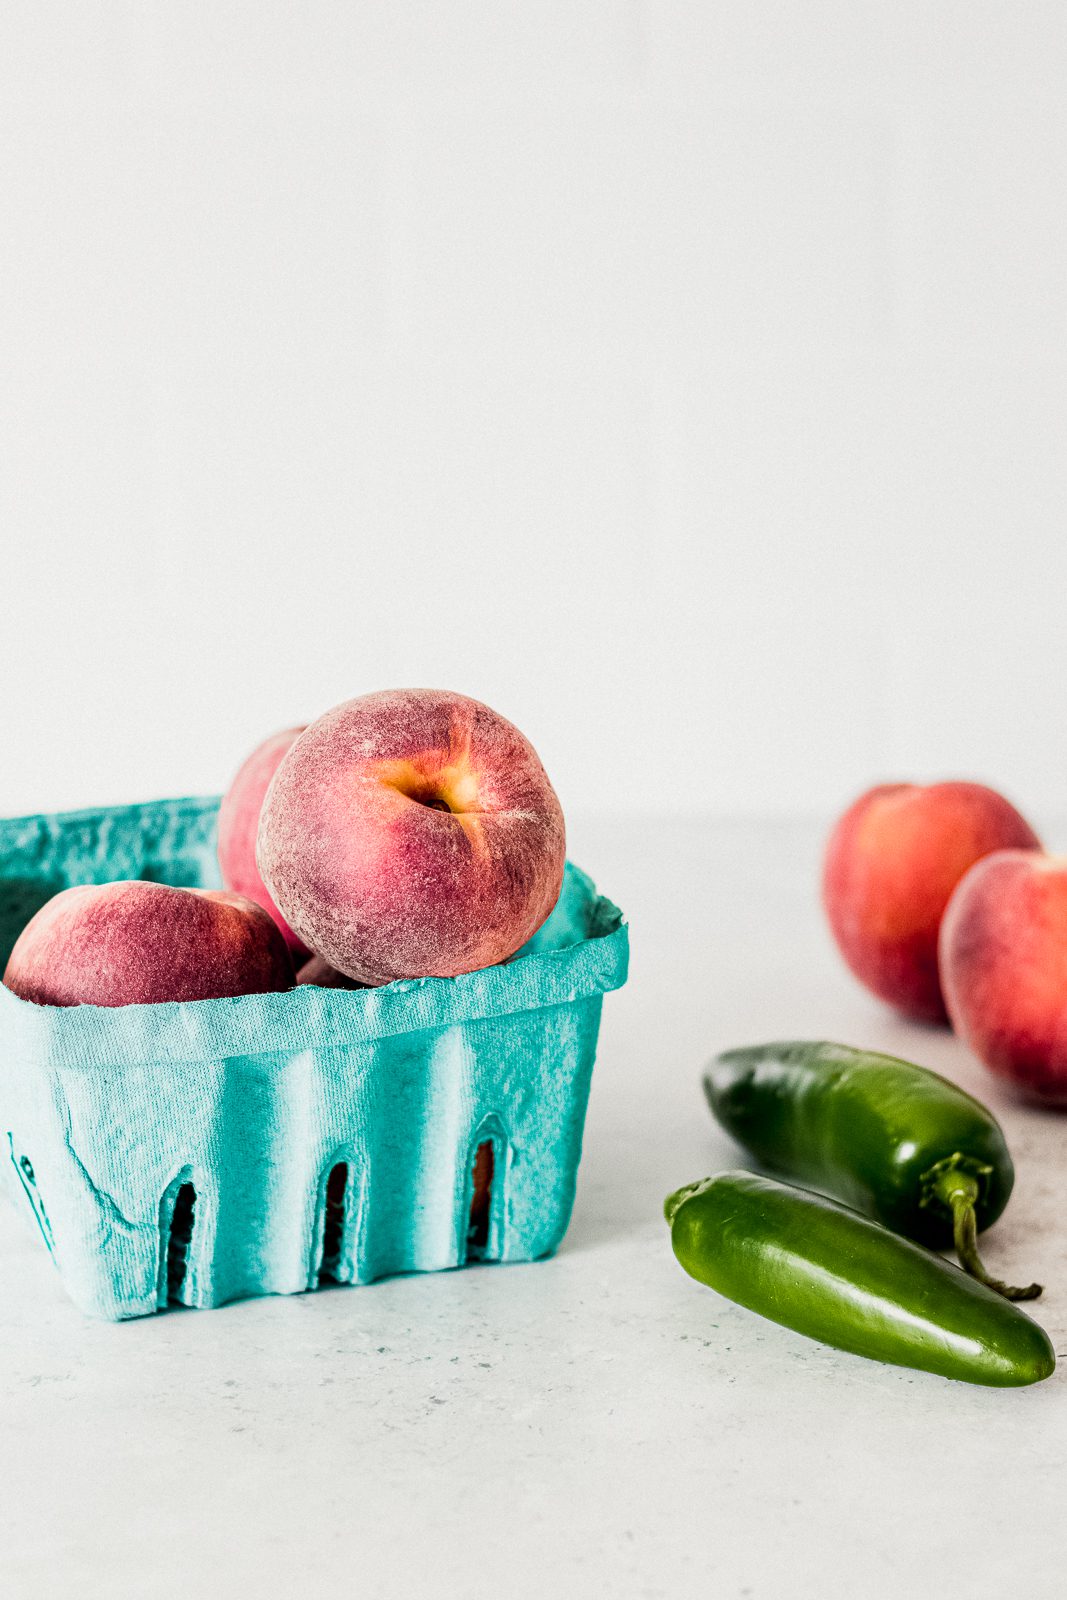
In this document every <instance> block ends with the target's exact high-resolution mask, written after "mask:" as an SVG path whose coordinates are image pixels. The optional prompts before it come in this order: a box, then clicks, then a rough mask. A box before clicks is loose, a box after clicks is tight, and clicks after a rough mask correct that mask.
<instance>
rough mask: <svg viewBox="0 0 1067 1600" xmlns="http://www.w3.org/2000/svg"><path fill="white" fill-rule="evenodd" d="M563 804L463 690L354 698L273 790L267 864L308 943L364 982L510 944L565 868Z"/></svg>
mask: <svg viewBox="0 0 1067 1600" xmlns="http://www.w3.org/2000/svg"><path fill="white" fill-rule="evenodd" d="M564 849H565V833H564V824H563V813H562V811H561V810H560V804H559V801H558V800H557V798H556V794H555V791H554V789H553V788H552V785H551V784H550V783H549V781H548V778H547V776H546V774H545V770H544V768H543V767H542V765H541V763H540V761H539V760H538V758H537V754H536V752H535V750H534V749H533V746H532V745H531V744H530V742H529V740H528V739H526V738H525V737H524V735H523V734H521V733H520V732H519V730H518V729H517V728H515V727H513V726H512V724H511V723H510V722H507V721H506V720H505V719H504V718H503V717H501V716H499V715H498V714H497V713H496V712H495V711H491V710H490V709H489V707H488V706H484V705H482V704H480V703H479V701H477V700H470V699H468V698H467V697H466V696H465V695H460V694H450V693H447V692H445V691H443V690H436V689H395V690H388V691H385V692H384V693H381V694H368V695H363V696H361V697H359V698H357V699H355V700H347V701H345V702H344V704H343V705H339V706H336V707H335V708H334V709H333V710H332V711H328V712H327V713H326V714H325V716H323V717H320V718H319V720H318V721H317V722H314V723H312V725H311V727H310V728H308V729H307V731H306V732H305V733H302V734H301V735H300V738H299V739H298V740H297V741H296V743H295V744H294V745H293V747H292V749H291V750H290V751H289V753H288V754H287V755H286V756H285V758H284V759H283V761H282V763H281V765H280V766H279V768H278V770H277V772H276V773H275V775H274V780H273V782H272V783H271V786H270V788H269V789H268V791H267V797H266V800H265V801H264V804H263V814H262V817H261V818H260V824H259V844H258V849H257V857H256V859H257V862H258V865H259V870H260V872H261V873H262V875H263V880H264V882H265V883H266V885H267V888H268V889H269V891H270V893H271V895H272V896H273V898H274V901H275V903H276V904H277V905H278V906H279V907H280V909H281V912H282V915H283V916H284V917H285V919H286V921H287V922H288V923H289V925H290V927H292V928H293V929H294V930H295V932H296V933H297V935H298V936H299V937H300V938H301V939H303V941H304V943H305V944H307V945H310V946H311V948H312V949H313V950H315V951H317V952H318V953H319V954H321V955H322V956H323V957H324V958H325V959H326V960H327V961H328V962H329V964H330V965H331V966H332V967H336V968H337V969H338V971H339V972H343V973H345V975H346V976H347V977H349V978H355V979H356V980H357V981H358V982H360V983H367V984H381V983H389V982H391V981H392V980H393V979H394V978H415V977H425V976H435V977H442V978H450V977H455V976H456V975H457V974H459V973H461V972H469V971H472V970H473V969H475V968H478V967H486V966H490V965H492V964H493V963H495V962H498V961H503V960H504V959H505V958H506V957H507V956H510V955H512V954H513V953H514V952H515V951H516V950H517V949H519V947H520V946H521V945H523V944H525V942H526V940H527V939H529V938H530V937H531V935H532V934H533V933H534V932H535V931H536V930H537V929H538V928H539V927H540V925H541V923H542V922H543V921H544V920H545V918H546V917H547V916H548V914H549V912H550V911H551V910H552V907H553V906H554V905H555V903H556V900H557V899H558V897H559V891H560V885H561V882H562V878H563V859H564Z"/></svg>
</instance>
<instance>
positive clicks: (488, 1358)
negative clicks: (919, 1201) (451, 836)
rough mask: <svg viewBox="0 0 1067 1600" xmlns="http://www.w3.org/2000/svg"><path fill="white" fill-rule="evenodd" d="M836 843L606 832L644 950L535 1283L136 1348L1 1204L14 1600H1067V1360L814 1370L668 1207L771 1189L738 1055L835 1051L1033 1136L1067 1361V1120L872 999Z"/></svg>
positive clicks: (177, 1336)
mask: <svg viewBox="0 0 1067 1600" xmlns="http://www.w3.org/2000/svg"><path fill="white" fill-rule="evenodd" d="M819 839H820V835H819V831H818V830H817V829H815V828H814V827H812V826H811V825H808V824H802V823H795V824H794V823H789V824H786V823H764V824H759V823H740V822H739V823H736V824H724V823H719V824H714V823H710V822H700V821H697V820H694V821H687V822H664V821H661V820H651V819H650V820H648V821H644V822H640V821H632V820H629V821H600V822H594V821H592V820H589V821H582V820H580V821H579V822H578V823H577V824H576V825H575V826H574V828H573V829H572V853H573V855H574V857H575V859H576V860H578V861H579V863H580V864H581V865H583V866H585V867H586V868H587V870H589V871H590V872H592V874H593V875H594V877H595V878H596V879H597V881H598V883H599V885H600V887H601V888H602V889H603V890H604V891H605V892H606V893H607V894H609V895H611V897H612V898H613V899H616V900H617V901H618V902H619V903H620V904H621V905H622V906H623V907H624V909H625V910H626V912H627V913H628V915H629V917H630V921H631V932H632V949H633V954H632V967H631V979H630V983H629V986H628V987H627V988H626V989H625V990H623V991H622V992H621V993H619V994H613V995H608V996H607V999H606V1002H605V1007H604V1024H603V1030H602V1033H601V1044H600V1052H599V1058H598V1064H597V1069H596V1072H595V1074H594V1080H593V1094H592V1101H591V1105H590V1113H589V1121H588V1124H587V1128H586V1145H585V1156H584V1159H583V1163H582V1169H581V1175H580V1178H579V1185H578V1200H577V1205H576V1208H575V1213H574V1220H573V1223H572V1225H571V1230H570V1233H569V1234H568V1237H567V1239H566V1241H565V1243H564V1245H563V1248H562V1249H561V1251H560V1253H559V1255H558V1256H557V1257H556V1258H555V1259H553V1260H551V1261H546V1262H542V1263H538V1264H536V1265H533V1266H516V1267H484V1268H472V1269H468V1270H465V1271H462V1272H454V1273H445V1274H438V1275H435V1276H430V1277H409V1278H400V1279H394V1280H392V1281H389V1282H385V1283H380V1284H376V1285H373V1286H371V1287H368V1288H362V1289H354V1290H333V1291H329V1292H323V1293H319V1294H315V1295H305V1296H302V1297H298V1298H294V1299H288V1300H265V1301H254V1302H248V1303H245V1304H242V1305H237V1306H231V1307H228V1308H226V1309H224V1310H221V1311H215V1312H177V1313H171V1314H168V1315H166V1316H161V1317H156V1318H152V1319H148V1320H145V1321H142V1322H135V1323H127V1324H124V1325H120V1326H108V1325H105V1324H101V1323H94V1322H90V1321H87V1320H86V1319H85V1318H83V1317H82V1315H81V1314H80V1313H79V1312H78V1311H76V1310H75V1309H74V1307H73V1306H71V1305H70V1304H69V1303H68V1302H67V1301H66V1299H65V1298H64V1296H63V1293H62V1291H61V1289H60V1286H59V1282H58V1279H57V1277H56V1275H55V1273H54V1271H53V1268H52V1266H51V1263H50V1261H49V1259H48V1257H47V1255H46V1253H45V1252H44V1250H43V1248H42V1247H41V1244H40V1241H39V1239H38V1238H37V1237H35V1235H34V1234H33V1233H32V1232H31V1231H30V1230H29V1229H28V1228H27V1227H26V1226H25V1224H24V1223H23V1222H22V1220H21V1218H19V1217H18V1216H17V1215H16V1213H15V1211H14V1210H13V1209H12V1208H11V1207H10V1206H8V1205H7V1204H6V1203H5V1204H4V1205H3V1206H2V1207H0V1393H2V1395H3V1427H4V1432H5V1455H6V1469H5V1472H4V1475H3V1486H2V1489H0V1593H2V1594H3V1596H4V1597H5V1600H31V1597H32V1600H52V1597H59V1596H67V1595H77V1596H78V1597H79V1600H164V1597H165V1600H172V1597H173V1600H177V1597H179V1596H180V1597H183V1600H184V1597H189V1600H193V1597H196V1596H211V1597H216V1596H219V1597H229V1596H231V1595H232V1596H235V1597H236V1596H238V1595H252V1596H257V1597H259V1596H263V1597H274V1596H278V1597H282V1596H290V1595H295V1594H315V1595H318V1594H322V1595H330V1596H339V1595H341V1594H347V1593H352V1594H360V1595H366V1596H374V1597H376V1600H393V1597H397V1600H400V1597H404V1600H407V1597H410V1596H418V1597H420V1600H422V1597H426V1596H448V1597H452V1596H456V1597H458V1596H466V1595H473V1594H482V1593H484V1594H487V1595H498V1596H501V1597H504V1596H506V1597H508V1600H525V1597H527V1596H530V1597H533V1596H551V1597H554V1600H560V1597H570V1596H575V1597H577V1596H600V1595H603V1596H613V1597H627V1600H628V1597H630V1596H633V1597H649V1600H651V1597H660V1596H663V1597H671V1600H674V1597H679V1600H687V1597H689V1596H694V1597H695V1596H700V1597H701V1600H704V1597H707V1596H714V1597H715V1600H732V1597H734V1596H736V1597H739V1600H740V1597H748V1596H751V1597H752V1600H764V1597H766V1600H779V1597H782V1600H831V1597H834V1596H837V1595H849V1596H853V1595H862V1596H863V1597H864V1600H880V1597H882V1596H886V1597H889V1596H893V1597H894V1600H896V1597H897V1596H900V1595H906V1596H908V1597H909V1600H925V1597H926V1596H930V1597H931V1600H932V1597H933V1596H935V1595H937V1596H939V1597H940V1596H942V1595H943V1594H944V1593H945V1584H946V1581H948V1580H951V1592H952V1593H953V1594H954V1595H956V1596H965V1595H966V1596H968V1597H970V1600H980V1597H984V1596H992V1595H995V1594H999V1593H1006V1592H1011V1593H1013V1592H1016V1591H1020V1592H1025V1594H1026V1595H1027V1596H1028V1597H1030V1600H1038V1597H1044V1596H1048V1597H1050V1600H1051V1597H1053V1596H1055V1597H1057V1600H1058V1597H1060V1596H1062V1595H1063V1594H1064V1592H1065V1591H1067V1578H1065V1577H1064V1571H1065V1570H1067V1562H1065V1558H1067V1528H1065V1523H1067V1518H1065V1517H1064V1513H1063V1492H1064V1486H1065V1484H1067V1362H1065V1363H1064V1365H1063V1368H1062V1376H1061V1374H1060V1373H1059V1372H1058V1373H1057V1374H1056V1375H1055V1376H1054V1377H1053V1378H1052V1379H1051V1380H1050V1381H1049V1382H1047V1383H1045V1384H1042V1385H1040V1386H1038V1387H1036V1388H1034V1389H1029V1390H1016V1391H1011V1390H1008V1391H997V1390H985V1389H979V1388H972V1387H970V1386H966V1385H963V1384H956V1383H948V1382H946V1381H944V1380H943V1379H939V1378H934V1377H929V1376H926V1375H924V1374H920V1373H913V1372H906V1371H902V1370H899V1369H894V1368H889V1367H882V1366H878V1365H875V1364H874V1363H871V1362H867V1361H863V1360H860V1359H858V1358H856V1357H851V1356H845V1355H840V1354H837V1353H835V1352H834V1351H832V1350H828V1349H826V1348H824V1347H822V1346H819V1345H815V1344H812V1343H810V1342H808V1341H806V1340H804V1339H802V1338H800V1337H799V1336H797V1335H795V1334H792V1333H789V1332H787V1331H786V1330H784V1329H780V1328H777V1327H775V1326H773V1325H772V1324H770V1323H767V1322H763V1321H760V1320H759V1319H757V1318H755V1317H754V1316H752V1315H751V1314H750V1313H749V1312H746V1311H744V1310H742V1309H740V1308H739V1307H736V1306H732V1305H729V1304H727V1303H726V1302H724V1301H723V1300H721V1299H719V1298H718V1297H717V1296H716V1295H714V1294H713V1293H712V1292H711V1291H710V1290H706V1289H702V1288H700V1287H699V1286H698V1285H696V1284H694V1283H692V1282H691V1281H690V1280H689V1279H688V1278H686V1276H685V1275H684V1274H683V1273H682V1271H681V1269H680V1268H679V1267H678V1266H677V1265H676V1264H675V1262H674V1260H673V1257H672V1255H671V1253H670V1250H669V1247H668V1239H667V1231H666V1227H665V1224H664V1223H663V1222H662V1220H661V1205H662V1200H663V1196H664V1195H665V1194H666V1193H667V1191H668V1190H670V1189H672V1188H674V1187H676V1186H677V1185H678V1184H680V1183H682V1182H685V1181H688V1180H689V1179H691V1178H695V1177H699V1176H703V1175H704V1174H705V1173H707V1172H709V1171H712V1170H714V1169H715V1168H717V1167H722V1166H726V1165H732V1164H735V1163H737V1162H739V1160H740V1158H739V1157H738V1155H737V1152H736V1151H735V1150H734V1149H733V1148H732V1147H731V1146H730V1144H729V1142H728V1141H727V1140H726V1139H725V1138H724V1137H723V1136H722V1135H720V1134H719V1133H718V1132H717V1131H716V1130H715V1129H714V1127H713V1126H712V1124H711V1122H710V1120H709V1118H708V1115H707V1113H706V1112H705V1110H704V1106H703V1102H702V1098H701V1095H700V1092H699V1073H700V1067H701V1065H702V1062H703V1060H704V1058H705V1057H706V1056H707V1055H708V1054H710V1053H711V1051H712V1050H714V1049H718V1048H722V1047H725V1046H727V1045H731V1044H740V1043H747V1042H756V1041H759V1040H763V1039H773V1038H785V1037H831V1038H839V1039H843V1040H846V1041H848V1042H850V1043H856V1044H866V1045H871V1046H873V1047H876V1048H882V1049H888V1050H892V1051H895V1052H897V1053H901V1054H905V1055H911V1056H913V1057H915V1058H916V1059H919V1060H921V1061H924V1062H926V1063H927V1064H929V1065H931V1066H933V1067H936V1068H938V1069H939V1070H941V1071H944V1072H946V1073H947V1074H948V1075H950V1076H952V1077H954V1078H957V1079H958V1080H959V1081H960V1082H962V1083H964V1084H965V1085H966V1086H967V1087H968V1088H970V1089H972V1090H975V1091H976V1092H978V1093H979V1094H981V1095H983V1096H984V1097H985V1098H986V1099H987V1100H988V1101H989V1102H990V1103H991V1104H993V1105H994V1106H995V1107H996V1108H997V1110H998V1112H999V1113H1000V1114H1001V1115H1002V1117H1003V1120H1004V1122H1005V1125H1006V1129H1007V1132H1008V1137H1009V1142H1010V1144H1011V1145H1012V1149H1013V1152H1014V1155H1015V1160H1016V1168H1017V1174H1018V1176H1017V1185H1016V1192H1015V1195H1014V1198H1013V1200H1012V1202H1011V1205H1010V1207H1009V1209H1008V1213H1007V1215H1006V1216H1005V1218H1004V1219H1003V1220H1002V1222H1001V1223H1000V1224H999V1225H998V1226H997V1228H996V1229H995V1230H994V1231H993V1232H992V1233H991V1234H990V1235H988V1236H987V1239H986V1241H985V1254H986V1256H987V1259H988V1262H989V1264H990V1265H991V1267H992V1268H994V1269H995V1270H998V1271H1001V1272H1002V1273H1003V1274H1004V1275H1006V1276H1010V1277H1013V1278H1015V1279H1016V1280H1024V1281H1025V1280H1028V1279H1029V1278H1031V1277H1037V1278H1040V1279H1042V1280H1043V1281H1044V1282H1045V1283H1046V1285H1047V1288H1046V1292H1045V1295H1044V1297H1043V1298H1042V1299H1041V1300H1040V1301H1039V1302H1037V1304H1036V1306H1035V1307H1034V1308H1033V1309H1034V1313H1035V1315H1036V1316H1037V1317H1038V1318H1039V1319H1040V1320H1041V1321H1042V1322H1043V1323H1044V1325H1045V1326H1046V1327H1047V1328H1048V1329H1049V1331H1050V1333H1051V1335H1052V1337H1053V1340H1054V1341H1055V1343H1056V1348H1057V1350H1058V1351H1059V1352H1061V1353H1064V1354H1065V1355H1067V1214H1065V1213H1064V1209H1063V1204H1064V1200H1065V1198H1067V1173H1065V1170H1064V1169H1065V1162H1064V1155H1063V1152H1064V1150H1065V1148H1067V1120H1065V1119H1064V1118H1062V1117H1058V1116H1055V1115H1052V1114H1049V1113H1042V1112H1039V1111H1036V1110H1032V1109H1028V1108H1024V1107H1021V1106H1017V1105H1014V1104H1012V1103H1011V1102H1010V1101H1008V1100H1007V1099H1006V1098H1005V1097H1004V1096H1003V1095H1002V1094H1001V1092H1000V1091H999V1089H998V1088H997V1087H996V1086H995V1085H994V1084H993V1083H992V1082H991V1081H990V1080H989V1079H988V1078H987V1077H986V1075H985V1074H984V1073H983V1072H982V1071H981V1069H980V1068H978V1067H977V1065H976V1064H975V1063H974V1062H973V1061H972V1060H971V1059H970V1058H969V1057H968V1056H967V1054H966V1052H965V1051H964V1050H963V1048H962V1046H960V1045H958V1044H957V1043H956V1042H955V1041H954V1040H953V1039H952V1038H951V1037H950V1036H949V1035H948V1034H947V1033H940V1032H933V1031H927V1030H923V1029H919V1028H915V1027H910V1026H908V1025H907V1024H904V1023H902V1022H898V1021H896V1020H895V1019H894V1018H893V1017H892V1016H891V1015H890V1014H889V1013H888V1012H887V1011H884V1010H882V1008H881V1007H879V1005H878V1004H877V1002H875V1001H874V1000H871V999H869V998H868V997H867V996H866V995H865V994H864V993H863V992H862V991H861V990H860V989H858V988H857V987H856V986H855V985H854V983H853V982H852V980H851V979H850V978H849V977H848V975H847V974H846V973H845V972H844V970H843V968H842V967H841V966H840V964H839V962H838V960H837V957H836V955H835V954H834V952H833V951H832V949H831V947H830V945H829V941H828V938H827V936H826V934H825V932H824V929H823V925H822V920H821V916H820V913H819V909H818V904H817V893H816V877H817V863H818V850H819Z"/></svg>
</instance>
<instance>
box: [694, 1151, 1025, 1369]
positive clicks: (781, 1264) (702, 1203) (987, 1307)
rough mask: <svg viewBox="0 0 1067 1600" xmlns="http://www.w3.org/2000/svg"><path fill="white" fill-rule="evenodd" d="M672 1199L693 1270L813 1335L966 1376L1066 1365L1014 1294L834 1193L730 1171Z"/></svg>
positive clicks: (858, 1351) (775, 1319)
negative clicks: (830, 1196) (1007, 1295)
mask: <svg viewBox="0 0 1067 1600" xmlns="http://www.w3.org/2000/svg"><path fill="white" fill-rule="evenodd" d="M664 1209H665V1211H666V1214H667V1219H668V1221H669V1222H670V1224H671V1242H672V1244H673V1246H674V1253H675V1255H676V1256H677V1257H678V1260H679V1261H680V1262H681V1264H682V1266H683V1267H684V1268H685V1270H686V1271H687V1272H688V1273H689V1274H690V1275H691V1276H692V1277H694V1278H697V1279H699V1281H700V1282H701V1283H706V1284H709V1285H710V1287H711V1288H712V1289H717V1290H718V1292H719V1293H720V1294H722V1295H725V1296H726V1297H727V1299H729V1300H735V1301H737V1302H738V1304H739V1305H743V1306H748V1308H749V1309H750V1310H752V1311H756V1312H758V1313H759V1314H760V1316H763V1317H769V1318H770V1319H771V1321H772V1322H780V1323H782V1324H783V1326H784V1327H787V1328H794V1329H796V1331H797V1332H798V1333H804V1334H807V1336H808V1337H809V1338H810V1339H821V1340H822V1341H823V1342H824V1343H825V1344H832V1345H834V1346H836V1347H837V1348H838V1349H839V1350H850V1351H852V1352H853V1353H854V1354H856V1355H861V1356H870V1357H871V1358H872V1359H873V1360H876V1361H890V1362H893V1363H894V1364H895V1365H897V1366H902V1367H919V1368H921V1369H922V1370H923V1371H925V1372H937V1373H940V1374H941V1376H942V1377H945V1378H959V1379H962V1380H963V1381H964V1382H966V1383H985V1384H994V1385H999V1386H1007V1385H1018V1384H1025V1383H1037V1382H1039V1381H1040V1379H1042V1378H1047V1377H1048V1376H1049V1374H1050V1373H1051V1372H1052V1370H1053V1368H1054V1367H1055V1365H1056V1357H1055V1353H1054V1352H1053V1349H1052V1345H1051V1344H1050V1343H1049V1340H1048V1336H1047V1335H1046V1334H1045V1332H1044V1330H1043V1329H1042V1328H1040V1327H1039V1326H1038V1325H1037V1323H1036V1322H1032V1321H1031V1320H1030V1318H1029V1317H1028V1316H1026V1315H1025V1314H1024V1313H1023V1312H1022V1311H1019V1310H1017V1309H1016V1307H1015V1306H1013V1305H1010V1304H1009V1303H1008V1301H1007V1300H1005V1299H1003V1298H1002V1297H1001V1296H1000V1295H998V1294H994V1293H993V1291H992V1290H990V1289H987V1288H986V1287H985V1285H984V1284H981V1283H976V1282H975V1280H974V1279H973V1278H968V1277H967V1276H966V1275H965V1274H964V1273H962V1272H961V1271H960V1270H959V1268H958V1267H957V1266H955V1265H954V1264H953V1263H951V1262H948V1261H944V1260H942V1258H941V1257H940V1256H936V1255H933V1254H932V1253H931V1252H930V1251H928V1250H924V1249H923V1248H922V1246H921V1245H917V1244H913V1243H912V1242H911V1240H910V1239H902V1238H901V1237H900V1235H899V1234H896V1233H890V1232H889V1230H888V1228H883V1227H881V1226H880V1224H879V1223H877V1222H870V1221H868V1220H867V1218H866V1217H861V1216H860V1215H859V1213H858V1212H856V1211H850V1210H848V1209H847V1208H846V1207H844V1206H839V1205H837V1204H835V1202H834V1201H833V1200H827V1199H825V1198H824V1197H823V1196H822V1195H816V1194H811V1193H809V1192H808V1191H807V1190H804V1189H794V1188H792V1187H791V1186H790V1185H788V1184H785V1183H778V1182H776V1181H775V1180H774V1179H773V1178H758V1177H756V1176H755V1175H754V1174H753V1173H751V1172H722V1173H719V1174H718V1176H717V1177H714V1178H706V1179H705V1180H704V1182H703V1183H693V1184H689V1185H688V1186H687V1187H686V1188H684V1189H679V1190H678V1192H677V1193H676V1194H672V1195H671V1196H670V1198H669V1199H668V1200H667V1203H666V1206H665V1208H664Z"/></svg>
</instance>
